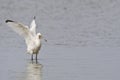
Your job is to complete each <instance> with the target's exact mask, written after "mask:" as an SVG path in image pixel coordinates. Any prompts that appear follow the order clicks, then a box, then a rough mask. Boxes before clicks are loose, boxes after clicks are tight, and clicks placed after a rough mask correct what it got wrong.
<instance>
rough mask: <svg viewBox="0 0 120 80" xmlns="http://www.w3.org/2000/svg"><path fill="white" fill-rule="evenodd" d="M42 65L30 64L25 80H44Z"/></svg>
mask: <svg viewBox="0 0 120 80" xmlns="http://www.w3.org/2000/svg"><path fill="white" fill-rule="evenodd" d="M42 67H43V66H42V64H39V63H38V62H37V63H36V62H33V61H32V62H30V63H29V64H28V65H27V71H26V78H25V80H42Z"/></svg>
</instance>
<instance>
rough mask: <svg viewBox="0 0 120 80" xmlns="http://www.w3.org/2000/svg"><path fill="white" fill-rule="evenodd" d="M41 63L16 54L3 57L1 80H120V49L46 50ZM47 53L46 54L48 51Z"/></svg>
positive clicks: (1, 59) (27, 56)
mask: <svg viewBox="0 0 120 80" xmlns="http://www.w3.org/2000/svg"><path fill="white" fill-rule="evenodd" d="M43 48H44V49H42V50H41V54H40V55H39V60H38V63H36V62H35V61H34V62H31V60H30V56H29V55H27V54H24V53H21V52H23V51H20V50H21V48H19V49H17V48H16V50H14V51H13V50H9V49H7V51H2V53H3V54H0V56H1V58H0V63H1V66H0V79H1V80H113V79H120V78H119V74H120V69H119V67H120V62H119V61H120V58H119V57H120V54H119V52H120V48H100V47H99V48H95V47H93V48H90V47H84V48H83V47H74V48H73V47H63V46H54V47H53V46H43ZM45 49H46V50H45Z"/></svg>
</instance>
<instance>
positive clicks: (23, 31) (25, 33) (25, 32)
mask: <svg viewBox="0 0 120 80" xmlns="http://www.w3.org/2000/svg"><path fill="white" fill-rule="evenodd" d="M6 23H7V24H8V26H9V27H11V28H12V29H13V30H14V31H15V32H16V33H18V34H19V35H20V36H22V37H24V39H25V40H26V42H29V41H30V40H31V39H32V37H33V36H32V34H31V32H30V30H29V28H28V27H27V26H25V25H23V24H21V23H19V22H15V21H12V20H6Z"/></svg>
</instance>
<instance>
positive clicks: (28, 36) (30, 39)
mask: <svg viewBox="0 0 120 80" xmlns="http://www.w3.org/2000/svg"><path fill="white" fill-rule="evenodd" d="M5 22H6V23H7V25H8V26H9V27H10V28H12V29H13V31H15V32H16V33H18V34H19V35H20V36H22V37H23V38H24V40H25V43H26V45H27V53H29V54H31V60H33V55H34V54H35V55H36V60H37V55H38V53H39V50H40V48H41V39H42V34H41V33H36V23H35V16H34V18H33V20H32V22H31V24H30V27H28V26H26V25H24V24H22V23H19V22H16V21H13V20H6V21H5Z"/></svg>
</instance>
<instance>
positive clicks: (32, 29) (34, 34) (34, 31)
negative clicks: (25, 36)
mask: <svg viewBox="0 0 120 80" xmlns="http://www.w3.org/2000/svg"><path fill="white" fill-rule="evenodd" d="M30 31H31V33H32V35H33V36H36V23H35V16H34V19H33V21H32V22H31V25H30Z"/></svg>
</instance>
